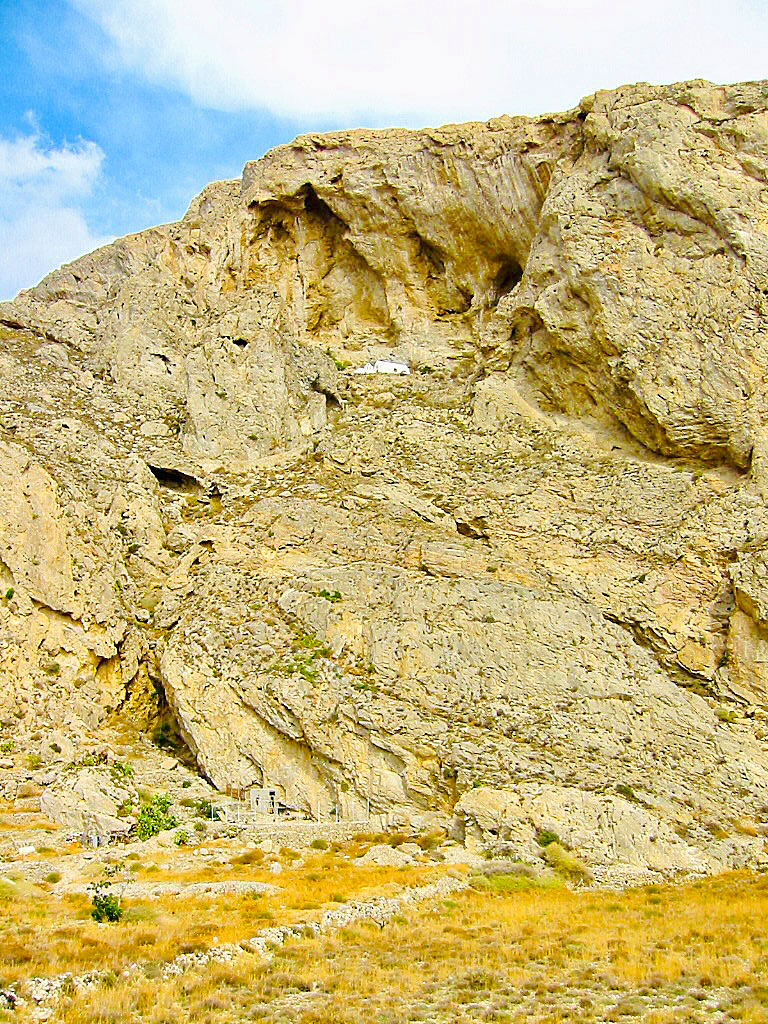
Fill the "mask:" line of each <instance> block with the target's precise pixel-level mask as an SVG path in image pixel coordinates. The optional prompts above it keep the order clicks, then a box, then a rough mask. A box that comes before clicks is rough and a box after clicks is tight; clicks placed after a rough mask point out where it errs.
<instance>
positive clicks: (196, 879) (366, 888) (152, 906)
mask: <svg viewBox="0 0 768 1024" xmlns="http://www.w3.org/2000/svg"><path fill="white" fill-rule="evenodd" d="M163 859H165V858H159V860H163ZM437 873H439V871H438V869H435V868H434V867H432V868H429V867H424V868H413V869H408V870H406V871H404V870H400V869H396V868H369V869H364V870H360V869H359V868H356V867H354V866H352V865H351V864H349V863H347V862H345V861H343V860H341V859H340V858H339V857H338V856H337V855H336V854H335V853H324V854H321V855H317V856H314V857H311V858H308V860H307V862H306V863H305V864H304V865H303V866H302V867H301V868H298V869H296V870H286V871H285V872H284V873H283V874H282V875H279V876H277V877H276V876H274V875H271V874H269V872H268V871H267V870H266V869H264V868H263V867H259V866H258V865H249V864H237V863H235V864H233V865H231V866H230V865H210V866H208V867H204V868H201V869H198V870H192V871H186V872H183V871H162V872H157V871H149V870H147V869H145V868H142V869H140V870H139V871H137V872H131V873H130V875H129V876H126V878H128V877H130V880H131V881H139V882H141V881H147V882H157V881H160V882H162V883H178V884H180V885H188V884H195V883H201V882H202V883H205V882H211V883H216V882H226V881H233V880H234V881H244V880H248V881H254V882H264V883H267V884H271V885H275V886H279V887H280V888H279V890H278V891H277V892H275V893H265V894H263V895H259V894H246V895H240V894H225V895H219V894H215V893H212V894H211V895H210V896H207V895H205V894H203V895H201V896H198V897H195V898H179V897H175V896H161V897H156V898H148V899H142V900H138V899H131V900H127V901H126V902H125V904H124V917H123V920H122V921H121V922H120V924H119V925H116V926H109V925H99V924H96V922H94V921H92V920H91V918H90V910H91V903H90V899H89V898H88V897H87V896H84V895H67V896H64V897H62V898H57V897H53V896H50V895H47V892H48V891H49V890H50V888H51V886H50V885H49V884H48V883H43V884H41V885H39V886H35V887H32V886H29V885H27V886H24V887H23V888H22V894H19V895H15V896H10V895H9V894H8V893H3V892H0V981H5V982H18V981H21V980H23V979H24V978H28V977H31V976H37V975H44V976H50V975H57V974H62V973H64V972H67V971H71V972H73V973H82V972H85V971H89V970H93V969H100V970H111V971H116V972H119V971H121V970H123V969H124V968H125V967H126V966H127V965H128V964H130V963H134V962H136V961H143V960H148V959H151V960H154V961H157V962H167V961H170V960H172V959H173V958H174V957H175V956H177V955H178V954H179V953H187V952H195V951H201V950H207V949H209V948H211V946H212V945H214V940H215V944H221V943H229V942H238V941H241V940H242V939H246V938H250V937H252V936H253V935H255V934H257V933H258V932H259V931H260V930H261V929H262V928H265V927H268V926H271V925H272V924H274V923H279V924H293V923H295V922H298V921H305V920H314V919H317V918H319V916H320V915H321V914H322V913H323V911H324V910H326V909H328V908H329V907H331V906H334V905H338V903H339V901H344V900H348V899H364V900H365V899H371V898H372V897H374V896H379V895H384V894H387V893H391V892H394V891H396V890H397V889H399V888H400V887H401V886H402V885H404V884H423V883H424V882H426V881H429V880H430V879H432V878H434V877H436V874H437ZM25 890H26V891H25ZM113 891H114V892H115V893H118V892H119V891H120V882H119V881H117V882H115V883H114V888H113Z"/></svg>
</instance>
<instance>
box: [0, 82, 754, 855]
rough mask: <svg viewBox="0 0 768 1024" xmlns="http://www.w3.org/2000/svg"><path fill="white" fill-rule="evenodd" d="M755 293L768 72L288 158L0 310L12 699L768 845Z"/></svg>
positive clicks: (724, 845) (3, 531) (0, 519)
mask: <svg viewBox="0 0 768 1024" xmlns="http://www.w3.org/2000/svg"><path fill="white" fill-rule="evenodd" d="M766 317H768V84H766V83H752V84H745V85H737V86H729V87H719V86H713V85H710V84H708V83H705V82H688V83H683V84H680V85H676V86H670V87H666V88H657V87H651V86H647V85H639V86H632V87H626V88H622V89H618V90H615V91H612V92H600V93H597V94H595V95H594V96H592V97H589V98H588V99H586V100H584V101H582V103H581V104H580V106H579V107H578V108H577V109H574V110H572V111H569V112H567V113H564V114H558V115H551V116H546V117H542V118H538V119H528V118H507V117H505V118H498V119H495V120H492V121H489V122H487V123H485V124H469V125H460V126H449V127H445V128H441V129H439V130H434V131H423V132H407V131H400V130H393V131H382V132H349V133H343V134H342V133H340V134H333V135H312V136H305V137H301V138H299V139H297V140H296V141H295V142H294V143H292V144H291V145H289V146H285V147H282V148H280V149H277V150H275V151H274V152H271V153H269V154H267V155H266V156H265V157H264V158H263V159H262V160H259V161H258V162H256V163H253V164H248V165H247V166H246V168H245V170H244V172H243V176H242V179H241V180H240V181H235V182H225V183H219V184H215V185H211V186H209V187H208V188H207V189H205V190H204V192H203V193H202V194H201V195H200V196H199V197H198V198H197V199H196V200H195V201H194V202H193V203H192V205H191V207H190V209H189V211H188V212H187V214H186V215H185V217H184V218H183V220H182V221H180V222H179V223H178V224H172V225H168V226H164V227H160V228H156V229H153V230H150V231H146V232H143V233H141V234H139V235H135V236H132V237H129V238H125V239H122V240H120V241H118V242H116V243H114V244H112V245H110V246H108V247H106V248H104V249H100V250H98V251H97V252H95V253H92V254H91V255H89V256H86V257H84V258H83V259H81V260H78V261H77V262H75V263H73V264H70V265H69V266H66V267H64V268H62V269H61V270H59V271H57V272H55V273H54V274H51V275H50V276H49V277H47V278H46V279H45V280H44V281H42V282H41V283H40V284H39V285H38V286H37V287H36V288H34V289H32V290H30V291H27V292H23V293H22V294H21V295H20V296H19V297H18V298H17V299H16V300H15V301H14V302H12V303H6V304H4V305H2V306H0V324H2V352H0V379H1V380H2V387H1V388H0V481H2V485H1V486H0V560H1V561H0V584H2V587H1V591H0V593H1V595H3V596H0V628H1V632H0V717H1V718H2V719H3V720H4V721H5V723H6V728H11V727H12V728H13V729H14V730H16V731H18V732H19V734H23V733H24V732H25V730H26V731H27V732H30V731H32V730H36V729H37V730H39V729H40V728H41V727H42V725H44V724H45V723H48V724H50V725H51V727H56V728H57V729H58V730H59V731H63V732H70V733H71V732H77V731H78V730H79V731H83V730H90V731H91V732H93V731H94V730H98V728H99V725H100V723H102V722H104V721H107V720H109V719H110V717H114V716H123V717H124V718H131V719H132V720H135V721H137V722H140V721H142V720H144V719H147V718H149V717H151V715H152V714H153V713H154V712H155V710H156V709H157V707H158V706H164V705H165V703H166V702H167V705H168V706H169V707H170V709H172V712H173V714H174V716H175V718H176V720H177V722H178V724H179V727H180V729H181V732H182V734H183V736H184V738H185V740H186V742H187V743H188V745H189V747H190V748H191V750H192V752H193V754H194V756H195V757H196V759H197V762H198V764H199V766H200V768H201V770H202V771H203V772H204V773H205V774H206V775H207V776H208V777H209V778H210V779H211V780H212V781H213V782H214V783H215V784H216V785H218V786H219V787H222V788H223V787H226V786H243V785H249V784H252V783H262V782H264V783H266V784H269V785H272V786H275V787H276V788H277V789H278V790H279V792H280V794H281V798H282V800H283V801H284V802H285V803H286V804H287V805H288V806H292V807H296V808H302V809H304V810H306V811H308V812H310V813H312V814H313V815H318V814H319V815H324V814H327V813H328V812H329V811H330V810H331V809H334V808H337V809H338V810H339V811H340V813H341V814H342V815H343V816H346V817H351V816H354V815H356V814H358V813H360V812H361V810H362V809H364V808H366V807H367V805H368V803H369V802H370V804H371V806H372V807H373V808H374V809H376V810H382V811H389V812H391V813H392V814H393V815H394V816H395V817H396V818H406V819H407V818H411V819H415V818H420V819H421V820H437V821H443V822H450V823H452V825H453V827H455V828H458V829H459V830H462V829H463V830H465V832H466V835H467V836H468V837H473V836H474V837H477V838H482V839H483V840H484V841H486V842H488V841H490V840H491V839H492V838H493V839H497V840H499V841H504V842H506V843H507V844H508V845H510V846H511V847H513V848H514V849H516V850H518V852H521V851H525V850H526V849H528V848H530V846H531V844H532V843H533V838H534V835H535V830H536V829H537V828H543V827H555V826H556V827H557V831H558V833H559V834H560V835H561V837H562V838H563V839H565V840H566V841H568V842H570V843H571V845H574V846H576V847H578V848H579V849H580V850H581V851H582V852H583V853H584V854H585V856H587V858H588V859H590V858H591V859H592V860H593V861H599V860H600V859H601V858H602V859H603V860H607V861H611V860H613V861H620V862H626V863H634V864H641V865H644V866H650V867H658V868H661V869H664V870H667V869H671V868H692V869H699V868H702V869H715V868H717V867H722V866H727V865H732V864H739V863H754V862H756V860H759V858H760V857H762V856H763V839H762V834H763V830H764V823H765V820H766V816H768V746H767V745H766V741H767V740H768V724H767V723H768V511H767V510H766V495H767V494H768V459H767V456H768V334H767V333H766V323H767V322H768V321H767V320H766ZM384 356H390V357H394V358H397V359H401V360H404V361H406V362H407V363H408V364H409V366H410V368H411V373H410V375H408V376H403V377H393V376H387V375H375V376H363V375H356V374H354V373H353V372H352V370H353V368H354V367H356V366H359V365H362V364H363V363H365V362H366V361H367V360H370V359H375V358H378V357H384Z"/></svg>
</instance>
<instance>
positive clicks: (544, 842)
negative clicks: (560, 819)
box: [536, 828, 563, 846]
mask: <svg viewBox="0 0 768 1024" xmlns="http://www.w3.org/2000/svg"><path fill="white" fill-rule="evenodd" d="M536 842H537V843H538V844H539V846H549V845H550V844H552V843H560V845H561V846H562V845H563V844H562V842H561V839H560V836H559V835H558V834H557V832H553V831H552V830H551V829H549V828H537V829H536Z"/></svg>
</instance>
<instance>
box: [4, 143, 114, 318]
mask: <svg viewBox="0 0 768 1024" xmlns="http://www.w3.org/2000/svg"><path fill="white" fill-rule="evenodd" d="M103 160H104V153H103V152H102V150H101V149H100V148H99V147H98V146H97V145H96V144H95V143H93V142H79V143H78V144H77V145H67V144H65V145H63V146H60V147H54V146H51V145H47V144H46V143H45V141H44V140H43V139H42V138H41V137H40V135H39V134H37V133H34V134H30V135H23V136H20V137H18V138H15V139H3V138H0V298H10V297H11V296H13V295H15V294H16V292H17V291H18V290H19V289H20V288H29V287H31V286H32V285H34V284H36V283H37V281H39V280H40V278H41V277H42V276H43V275H44V274H46V273H48V271H50V269H51V268H52V267H55V266H58V265H59V264H61V263H67V262H69V261H70V260H73V259H75V258H76V257H78V256H81V255H82V254H83V253H85V252H89V251H90V250H91V249H95V248H96V247H97V246H99V245H103V244H104V243H105V242H107V241H110V239H108V238H99V237H97V236H96V235H94V234H93V233H92V232H91V230H90V229H89V227H88V224H87V221H86V218H85V216H84V214H83V212H82V210H81V209H80V208H79V207H80V206H81V204H82V203H84V202H85V201H87V200H88V198H89V196H90V194H91V192H92V190H93V188H94V186H95V185H96V183H97V181H98V178H99V174H100V172H101V165H102V161H103Z"/></svg>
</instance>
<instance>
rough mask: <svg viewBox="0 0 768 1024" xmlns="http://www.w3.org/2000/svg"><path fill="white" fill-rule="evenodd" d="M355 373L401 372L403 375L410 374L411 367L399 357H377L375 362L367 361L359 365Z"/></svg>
mask: <svg viewBox="0 0 768 1024" xmlns="http://www.w3.org/2000/svg"><path fill="white" fill-rule="evenodd" d="M352 372H353V373H399V374H401V375H403V376H405V375H406V374H409V373H410V372H411V371H410V368H409V366H408V364H407V363H403V362H401V361H400V360H399V359H377V360H376V362H375V363H366V364H365V366H358V367H357V368H356V369H355V370H353V371H352Z"/></svg>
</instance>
